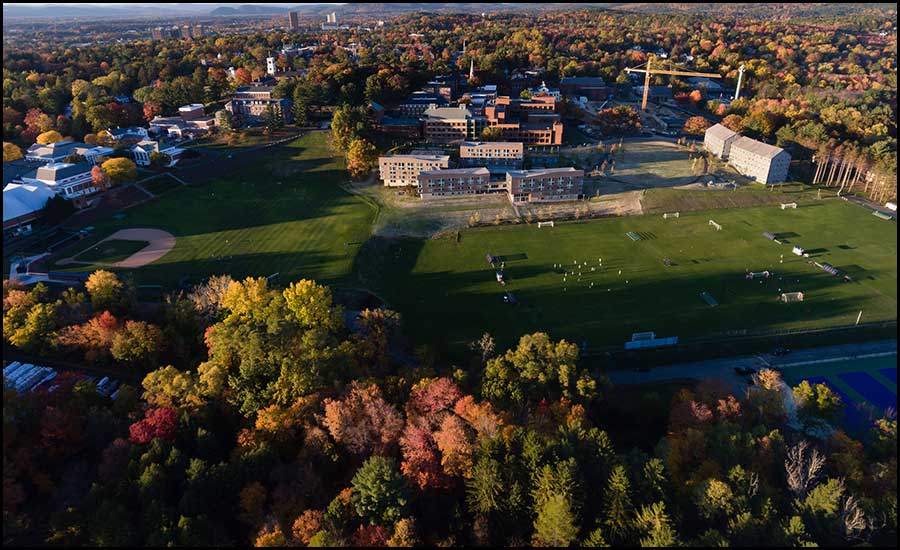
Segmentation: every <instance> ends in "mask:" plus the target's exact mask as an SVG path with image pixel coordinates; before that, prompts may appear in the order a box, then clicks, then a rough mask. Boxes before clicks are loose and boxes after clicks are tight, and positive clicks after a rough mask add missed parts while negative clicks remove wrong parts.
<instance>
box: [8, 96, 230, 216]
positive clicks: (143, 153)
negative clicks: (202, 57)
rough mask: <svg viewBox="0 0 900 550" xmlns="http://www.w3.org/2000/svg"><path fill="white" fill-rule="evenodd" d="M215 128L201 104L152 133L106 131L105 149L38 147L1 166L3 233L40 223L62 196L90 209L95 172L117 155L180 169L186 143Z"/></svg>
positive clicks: (163, 120) (67, 143)
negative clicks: (164, 160)
mask: <svg viewBox="0 0 900 550" xmlns="http://www.w3.org/2000/svg"><path fill="white" fill-rule="evenodd" d="M214 127H215V118H214V117H209V116H206V115H205V114H204V110H203V105H202V104H199V103H195V104H191V105H185V106H183V107H180V108H179V116H177V117H156V118H154V119H153V120H152V121H150V124H149V128H142V127H138V126H133V127H127V128H108V129H106V130H103V131H102V132H99V133H98V141H99V142H100V143H103V144H104V145H89V144H87V143H79V142H75V141H72V140H62V141H58V142H56V143H50V144H47V145H42V144H39V143H35V144H34V145H32V146H31V147H29V148H28V149H27V150H26V151H25V158H24V159H22V160H18V161H13V162H10V163H5V164H4V166H3V184H4V186H3V229H4V230H8V229H15V228H17V227H21V226H26V225H27V224H30V223H31V222H33V221H35V220H36V219H38V218H39V217H40V215H41V210H42V209H43V208H44V206H45V205H46V204H47V201H48V200H50V199H51V198H53V197H54V196H61V197H63V198H65V199H67V200H69V201H71V202H72V204H73V205H74V206H75V207H76V208H84V207H86V206H89V205H90V204H91V202H92V200H93V196H94V195H96V194H97V193H99V192H101V191H102V189H100V188H99V187H98V186H97V185H96V184H95V182H94V179H93V176H92V174H91V170H92V169H93V167H94V166H96V165H98V164H100V163H102V162H103V161H105V160H106V159H108V158H110V157H112V156H113V155H114V154H119V155H124V156H126V157H128V158H131V159H132V160H134V162H135V164H137V165H139V166H149V165H150V164H151V158H152V156H153V155H154V153H161V154H163V155H166V156H167V157H168V162H169V164H168V165H169V166H172V165H174V164H176V163H177V162H178V161H179V160H180V158H181V155H182V153H183V152H184V149H183V148H182V147H180V146H179V145H180V144H182V143H184V141H186V140H191V139H194V138H195V137H198V136H201V135H205V134H206V133H207V132H209V131H210V130H212V129H213V128H214Z"/></svg>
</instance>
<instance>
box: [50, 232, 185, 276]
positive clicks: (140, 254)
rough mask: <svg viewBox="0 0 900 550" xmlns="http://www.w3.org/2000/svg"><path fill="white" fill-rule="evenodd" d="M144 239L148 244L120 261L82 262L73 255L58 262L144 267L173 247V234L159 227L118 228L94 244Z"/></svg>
mask: <svg viewBox="0 0 900 550" xmlns="http://www.w3.org/2000/svg"><path fill="white" fill-rule="evenodd" d="M113 240H118V241H146V242H147V243H148V244H147V246H145V247H144V248H142V249H140V250H138V251H137V252H135V253H134V254H132V255H131V256H129V257H128V258H125V259H124V260H122V261H121V262H115V263H110V264H104V263H99V262H82V261H79V260H76V259H75V258H74V257H71V258H66V259H64V260H60V261H59V262H58V264H59V265H67V264H83V265H101V266H107V267H124V268H136V267H144V266H145V265H147V264H150V263H153V262H155V261H156V260H158V259H160V258H162V257H163V256H165V255H166V254H167V253H168V252H169V251H170V250H172V249H173V248H175V236H174V235H172V234H171V233H169V232H168V231H163V230H161V229H149V228H135V229H120V230H119V231H116V232H115V233H113V234H112V235H110V236H109V237H106V238H105V239H103V240H102V241H100V242H99V243H97V244H96V245H94V246H100V245H102V244H103V243H104V242H106V241H113Z"/></svg>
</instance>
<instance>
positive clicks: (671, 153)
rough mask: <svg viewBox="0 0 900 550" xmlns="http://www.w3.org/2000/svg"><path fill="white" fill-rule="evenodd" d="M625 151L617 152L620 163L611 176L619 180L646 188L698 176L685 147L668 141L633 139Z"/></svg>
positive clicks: (679, 182)
mask: <svg viewBox="0 0 900 550" xmlns="http://www.w3.org/2000/svg"><path fill="white" fill-rule="evenodd" d="M610 143H616V141H615V140H610ZM624 151H625V153H624V154H622V155H620V154H618V153H617V154H615V155H614V156H613V159H614V160H615V163H616V165H615V171H614V172H613V173H612V174H611V176H612V177H613V178H615V179H617V180H621V181H625V182H627V183H630V184H634V185H639V186H641V187H645V188H646V187H671V186H674V185H684V184H687V183H691V182H693V181H694V180H695V179H696V178H697V176H696V175H695V173H694V172H693V171H692V166H691V161H690V159H689V157H690V153H689V151H688V149H687V148H685V147H681V146H679V145H675V144H672V143H669V142H665V141H629V142H626V143H625V149H624Z"/></svg>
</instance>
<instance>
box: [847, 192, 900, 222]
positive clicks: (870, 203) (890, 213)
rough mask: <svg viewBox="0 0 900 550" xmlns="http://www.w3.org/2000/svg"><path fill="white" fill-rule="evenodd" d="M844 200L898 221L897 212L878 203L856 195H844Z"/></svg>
mask: <svg viewBox="0 0 900 550" xmlns="http://www.w3.org/2000/svg"><path fill="white" fill-rule="evenodd" d="M842 198H844V199H846V200H848V201H849V202H853V203H856V204H859V205H862V206H865V207H866V208H871V209H872V210H877V211H878V212H881V213H882V214H887V215H888V216H891V217H892V218H894V219H897V212H895V211H893V210H891V209H890V208H888V207H887V206H885V205H883V204H878V203H877V202H873V201H870V200H869V199H864V198H862V197H857V196H854V195H844V196H843V197H842ZM895 202H896V201H895Z"/></svg>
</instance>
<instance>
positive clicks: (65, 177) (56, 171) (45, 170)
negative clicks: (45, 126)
mask: <svg viewBox="0 0 900 550" xmlns="http://www.w3.org/2000/svg"><path fill="white" fill-rule="evenodd" d="M22 181H23V182H25V183H43V184H45V185H46V186H47V187H49V188H50V189H52V190H54V191H56V193H57V194H58V195H62V196H63V197H65V198H66V199H69V200H72V201H73V203H74V204H75V205H76V206H77V207H79V208H80V207H82V206H84V204H85V202H84V200H83V198H84V197H86V196H88V195H93V194H94V193H96V192H98V191H99V189H98V188H97V187H96V186H95V185H94V182H93V179H92V177H91V165H90V164H88V163H86V162H79V163H77V164H72V163H69V162H53V163H50V164H47V165H46V166H41V167H40V168H38V169H37V170H35V171H34V172H31V173H29V174H25V175H23V176H22Z"/></svg>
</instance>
